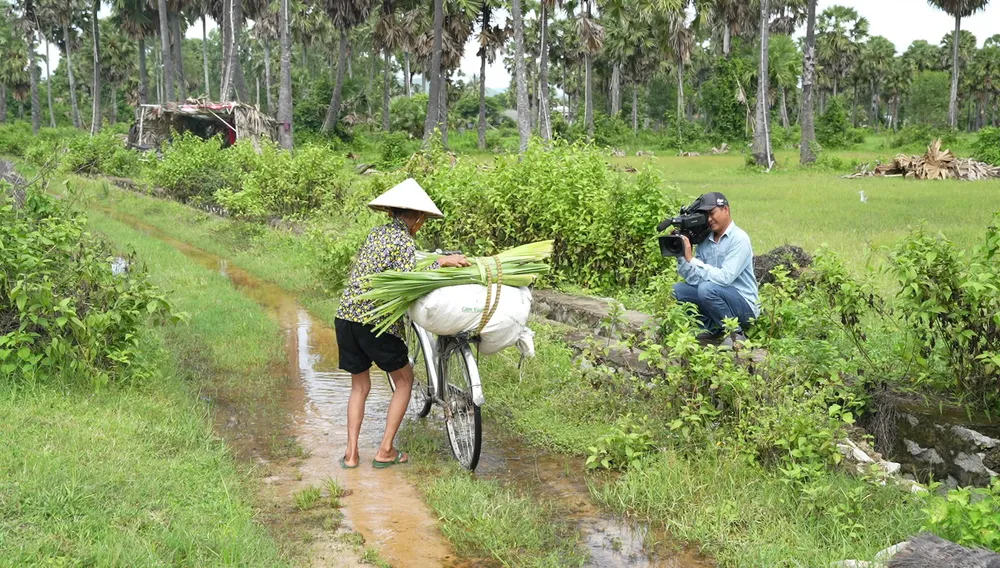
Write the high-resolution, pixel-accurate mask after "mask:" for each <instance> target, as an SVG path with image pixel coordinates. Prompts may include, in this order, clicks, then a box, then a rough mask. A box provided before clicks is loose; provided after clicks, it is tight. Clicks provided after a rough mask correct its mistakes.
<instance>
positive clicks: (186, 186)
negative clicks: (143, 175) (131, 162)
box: [149, 133, 246, 201]
mask: <svg viewBox="0 0 1000 568" xmlns="http://www.w3.org/2000/svg"><path fill="white" fill-rule="evenodd" d="M240 146H246V143H242V142H241V143H240V144H237V145H236V146H235V147H233V148H230V149H227V150H222V147H221V141H220V140H219V139H218V138H212V139H209V140H202V139H201V138H199V137H197V136H195V135H194V134H190V133H184V134H181V135H179V136H175V137H174V139H173V141H172V142H171V143H169V144H167V145H165V146H164V148H163V158H162V159H161V160H160V161H159V162H158V163H157V164H156V167H155V168H152V169H151V171H150V172H149V178H150V181H151V182H152V183H153V185H156V186H159V187H161V188H163V189H164V190H165V191H166V192H167V194H168V195H170V196H171V197H173V198H174V199H177V200H180V201H188V200H191V199H193V198H199V199H201V200H206V201H207V200H211V199H213V196H214V195H215V192H217V191H219V190H220V189H223V188H239V187H240V183H239V181H240V180H239V177H240V176H239V175H238V170H237V169H236V168H235V167H234V165H233V162H234V160H233V156H232V155H231V153H232V152H234V151H238V150H237V148H239V147H240Z"/></svg>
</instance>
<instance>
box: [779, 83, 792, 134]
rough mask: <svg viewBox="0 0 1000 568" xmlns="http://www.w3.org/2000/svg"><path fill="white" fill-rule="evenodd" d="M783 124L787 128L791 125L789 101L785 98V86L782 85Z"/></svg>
mask: <svg viewBox="0 0 1000 568" xmlns="http://www.w3.org/2000/svg"><path fill="white" fill-rule="evenodd" d="M781 126H782V127H784V128H785V129H788V128H790V127H791V125H790V124H789V122H788V102H787V101H786V100H785V86H784V85H782V86H781Z"/></svg>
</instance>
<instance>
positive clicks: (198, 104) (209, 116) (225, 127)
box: [129, 99, 278, 147]
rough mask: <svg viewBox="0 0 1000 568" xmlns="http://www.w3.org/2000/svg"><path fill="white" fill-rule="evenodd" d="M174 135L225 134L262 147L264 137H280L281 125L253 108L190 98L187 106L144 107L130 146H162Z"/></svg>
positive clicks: (227, 137) (171, 104)
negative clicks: (187, 133)
mask: <svg viewBox="0 0 1000 568" xmlns="http://www.w3.org/2000/svg"><path fill="white" fill-rule="evenodd" d="M172 132H177V133H181V132H194V133H195V134H197V135H198V136H202V137H205V138H208V137H211V136H214V135H216V134H222V135H223V139H224V140H233V139H235V140H237V141H238V140H247V139H249V140H251V141H253V144H254V146H255V147H259V144H260V139H261V138H268V139H271V140H274V139H276V138H277V137H278V124H277V123H276V122H275V121H274V119H272V118H271V117H269V116H267V115H266V114H264V113H262V112H260V110H259V109H258V108H257V107H255V106H252V105H248V104H244V103H239V102H210V101H205V100H196V99H188V101H187V102H186V103H184V104H178V103H168V104H166V105H141V107H140V108H139V112H138V117H137V118H136V122H135V124H134V125H133V127H132V132H130V133H129V143H130V144H133V145H136V146H141V147H159V146H160V144H162V143H163V141H165V140H167V139H169V138H170V136H171V135H172Z"/></svg>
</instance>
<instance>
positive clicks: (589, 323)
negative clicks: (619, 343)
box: [531, 290, 654, 338]
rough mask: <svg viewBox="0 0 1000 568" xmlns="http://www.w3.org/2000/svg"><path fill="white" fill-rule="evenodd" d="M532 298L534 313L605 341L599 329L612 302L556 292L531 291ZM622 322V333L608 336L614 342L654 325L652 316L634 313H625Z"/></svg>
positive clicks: (611, 307) (604, 331)
mask: <svg viewBox="0 0 1000 568" xmlns="http://www.w3.org/2000/svg"><path fill="white" fill-rule="evenodd" d="M531 294H532V297H533V298H534V301H533V302H532V306H531V310H532V312H533V313H535V314H537V315H539V316H541V317H544V318H547V319H550V320H554V321H557V322H559V323H564V324H567V325H571V326H574V327H580V328H586V329H589V330H591V331H592V332H593V333H595V334H597V335H601V336H603V337H608V335H609V333H608V329H606V328H602V327H601V323H602V322H603V321H604V320H606V319H607V318H608V316H609V315H610V314H611V312H612V309H613V306H614V302H615V300H613V299H610V298H595V297H590V296H574V295H572V294H564V293H562V292H557V291H555V290H532V292H531ZM621 320H622V324H623V327H624V329H622V330H618V331H617V332H616V333H613V334H611V335H613V336H614V337H616V338H617V337H620V336H621V334H622V333H624V334H626V335H635V334H638V333H640V332H641V331H642V330H643V329H644V328H647V327H649V326H651V325H653V323H654V321H653V316H651V315H649V314H644V313H642V312H637V311H635V310H625V312H624V313H623V314H622V317H621Z"/></svg>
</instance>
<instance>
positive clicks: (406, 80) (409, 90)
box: [403, 50, 413, 98]
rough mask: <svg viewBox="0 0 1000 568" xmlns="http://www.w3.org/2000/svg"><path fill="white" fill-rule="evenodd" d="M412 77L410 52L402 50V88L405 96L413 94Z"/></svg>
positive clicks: (408, 96)
mask: <svg viewBox="0 0 1000 568" xmlns="http://www.w3.org/2000/svg"><path fill="white" fill-rule="evenodd" d="M412 83H413V77H412V76H411V75H410V52H409V50H403V88H405V89H406V98H410V97H412V96H413V87H412Z"/></svg>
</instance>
